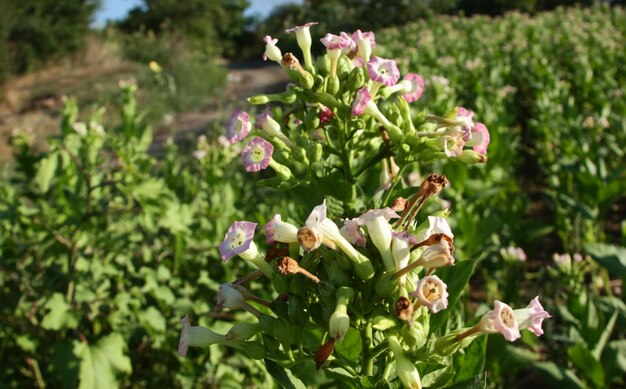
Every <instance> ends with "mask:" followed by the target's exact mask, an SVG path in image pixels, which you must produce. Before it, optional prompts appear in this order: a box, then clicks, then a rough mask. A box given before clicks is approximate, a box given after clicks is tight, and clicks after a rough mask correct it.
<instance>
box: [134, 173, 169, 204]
mask: <svg viewBox="0 0 626 389" xmlns="http://www.w3.org/2000/svg"><path fill="white" fill-rule="evenodd" d="M164 191H165V181H163V179H162V178H151V179H149V180H146V181H144V182H142V183H141V184H139V185H137V187H135V190H134V191H133V195H134V196H135V197H137V198H139V199H146V200H152V199H156V198H158V197H160V196H161V195H162V194H163V192H164Z"/></svg>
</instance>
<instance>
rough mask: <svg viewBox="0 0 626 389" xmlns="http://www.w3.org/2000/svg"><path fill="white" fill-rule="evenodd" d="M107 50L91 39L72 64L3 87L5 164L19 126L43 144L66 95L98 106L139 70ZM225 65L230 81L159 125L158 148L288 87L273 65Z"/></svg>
mask: <svg viewBox="0 0 626 389" xmlns="http://www.w3.org/2000/svg"><path fill="white" fill-rule="evenodd" d="M107 50H109V51H107ZM107 54H110V49H109V48H106V47H102V46H98V43H97V42H96V43H95V44H94V43H91V44H90V45H88V50H87V52H86V53H85V54H84V55H83V57H81V58H79V59H78V60H75V61H74V62H73V63H66V64H61V65H58V66H55V67H51V68H48V69H45V70H43V71H40V72H36V73H32V74H28V75H26V76H23V77H19V78H15V79H13V80H10V81H9V82H8V83H7V84H6V85H5V87H4V89H3V90H0V162H2V161H6V160H8V159H10V149H9V147H8V144H7V142H8V139H9V137H10V134H11V131H12V130H13V129H14V128H16V127H19V128H21V129H24V130H30V131H32V133H33V135H34V140H35V144H36V145H38V146H42V147H43V146H44V145H45V140H46V138H47V136H48V135H52V134H55V133H57V132H58V131H59V121H60V115H61V111H62V108H63V96H66V95H69V96H75V97H76V98H77V100H78V105H79V107H84V106H86V105H89V104H96V105H97V102H96V101H94V100H95V99H96V98H98V97H100V96H102V95H106V94H107V93H109V94H110V93H113V91H115V90H117V89H116V88H117V87H116V84H117V81H118V80H120V79H124V78H128V77H132V76H136V75H137V74H138V73H139V71H140V69H141V65H138V64H136V63H131V62H128V61H125V60H122V59H121V57H120V56H119V55H118V56H111V55H108V56H107ZM112 57H113V58H112ZM226 66H227V67H228V75H227V81H226V84H225V85H224V86H223V87H222V88H221V90H218V91H217V93H216V97H215V98H213V99H211V101H208V102H207V104H205V105H204V106H201V107H200V108H199V109H197V110H195V111H194V112H183V113H180V114H177V115H176V116H175V117H173V118H171V120H169V122H167V123H164V124H160V125H156V126H155V127H156V130H155V143H157V145H156V147H155V150H158V149H159V145H158V143H161V142H163V141H164V140H165V139H167V138H168V137H170V136H173V137H174V138H175V139H176V140H184V139H189V138H190V137H192V136H197V135H198V134H200V133H203V132H205V131H206V130H207V128H208V127H209V125H210V124H211V123H212V122H213V121H215V120H219V121H225V120H226V119H227V118H228V116H229V115H230V113H231V112H232V109H233V107H234V106H235V105H241V106H245V104H246V103H245V101H244V99H245V98H246V97H249V96H252V95H255V94H260V93H273V92H280V91H283V90H284V89H285V85H286V83H287V76H286V74H285V72H284V71H283V70H282V69H281V68H280V66H278V65H276V64H274V63H271V64H270V63H266V62H263V61H260V60H259V61H248V62H235V63H230V64H227V65H226ZM140 104H141V103H140ZM109 113H111V111H109Z"/></svg>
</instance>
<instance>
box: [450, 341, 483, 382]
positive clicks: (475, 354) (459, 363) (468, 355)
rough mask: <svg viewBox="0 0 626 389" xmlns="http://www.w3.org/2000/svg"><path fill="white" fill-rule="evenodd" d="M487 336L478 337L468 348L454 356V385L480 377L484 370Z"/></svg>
mask: <svg viewBox="0 0 626 389" xmlns="http://www.w3.org/2000/svg"><path fill="white" fill-rule="evenodd" d="M488 339H489V338H488V337H487V336H479V337H478V338H476V339H475V340H474V341H473V342H472V343H471V344H470V345H469V346H468V347H466V348H464V349H463V350H459V352H457V353H455V354H454V356H453V357H454V373H455V375H454V383H460V382H463V381H466V380H468V379H470V378H471V377H475V376H477V375H480V373H481V372H483V371H484V370H485V352H486V350H487V340H488Z"/></svg>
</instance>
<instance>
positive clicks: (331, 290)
mask: <svg viewBox="0 0 626 389" xmlns="http://www.w3.org/2000/svg"><path fill="white" fill-rule="evenodd" d="M313 26H315V23H307V24H305V25H303V26H300V27H296V28H294V29H291V30H288V31H289V32H294V33H295V34H296V36H297V41H298V44H299V45H300V47H301V49H302V52H303V58H304V65H301V64H300V61H299V60H298V58H297V57H296V56H295V55H294V54H292V53H286V54H284V55H282V53H281V51H280V49H279V48H278V46H277V43H278V41H277V40H276V39H273V38H272V37H270V36H266V37H265V38H264V42H265V44H266V47H265V53H264V55H263V57H264V59H267V58H269V59H270V60H272V61H275V62H277V63H279V64H280V66H282V67H283V68H284V69H285V71H286V72H287V74H288V75H289V77H290V78H291V80H292V81H293V83H292V84H290V85H289V86H288V88H287V90H286V91H285V92H283V93H278V94H272V95H259V96H253V97H251V98H249V99H248V102H249V103H250V104H252V105H268V104H270V103H274V104H275V105H276V106H275V108H277V111H279V112H284V113H283V114H282V115H280V117H279V115H276V117H273V116H272V111H271V110H270V109H268V107H266V109H265V111H264V113H263V114H261V115H258V116H256V123H255V125H253V123H252V120H253V118H254V116H253V115H251V114H248V113H246V112H244V111H242V110H241V109H237V110H236V111H235V113H233V116H232V118H231V120H230V121H229V124H228V131H227V136H228V139H229V140H230V142H232V143H236V142H240V141H242V142H243V143H246V142H247V144H246V146H245V147H244V148H243V151H242V157H243V165H244V167H245V170H246V171H248V172H251V173H252V174H256V173H255V172H259V171H261V170H266V169H271V170H273V171H274V172H275V173H276V174H275V176H273V177H271V178H266V179H264V180H261V181H259V183H260V184H261V185H265V186H272V187H276V188H278V189H288V190H292V191H293V192H296V191H298V190H300V191H301V193H304V194H305V196H303V197H304V199H303V201H302V204H306V203H307V202H309V203H310V202H311V201H315V203H314V204H316V205H315V206H314V207H313V206H312V205H313V204H309V207H310V208H309V209H310V213H309V215H308V217H306V218H305V217H304V216H303V217H301V218H297V217H296V216H292V217H289V218H288V217H285V216H286V215H281V214H276V215H274V216H273V217H272V218H271V219H270V221H269V222H268V223H267V224H266V225H265V226H264V227H263V229H262V230H263V232H262V231H260V229H257V228H256V227H257V226H256V223H253V222H248V221H235V222H234V223H233V224H232V225H231V227H230V228H229V229H228V231H227V232H226V235H225V237H224V241H223V242H222V244H221V245H220V246H219V251H220V254H221V257H222V259H223V260H224V261H225V262H227V261H234V260H237V258H241V259H243V260H244V261H246V263H248V264H249V265H250V266H251V267H253V268H254V271H252V272H250V273H249V274H248V275H245V276H243V277H242V278H240V279H238V280H234V281H232V282H230V283H225V284H223V285H222V286H221V287H220V288H219V291H218V303H217V307H218V308H227V309H230V310H241V311H244V312H248V313H249V314H250V317H249V318H248V319H247V321H244V322H241V323H238V324H236V325H235V326H234V327H233V329H232V330H231V331H230V332H229V333H227V334H224V335H221V334H216V333H215V332H213V331H211V330H210V329H208V328H202V327H197V326H196V327H194V326H191V324H190V320H189V318H188V317H185V319H184V321H183V330H182V333H181V337H180V347H179V350H180V353H181V355H184V354H186V353H187V350H188V348H189V347H200V346H208V345H211V344H221V345H225V346H229V347H234V348H236V349H238V350H241V351H242V352H244V353H246V354H248V355H249V356H250V357H252V358H257V359H263V360H264V362H265V365H266V367H267V370H268V372H269V373H270V374H272V375H273V376H274V377H275V378H276V379H277V380H278V381H279V383H280V384H282V385H284V386H293V385H294V382H295V381H298V380H300V379H301V380H304V381H306V383H307V384H312V382H316V381H311V378H310V376H306V375H302V374H301V372H302V371H303V370H311V369H312V368H313V367H315V368H317V369H318V370H323V371H324V373H325V374H324V377H326V379H329V378H330V379H334V380H348V381H350V382H352V383H354V382H356V383H357V385H360V386H364V387H370V386H373V385H377V384H390V385H395V386H398V385H404V386H405V387H408V388H420V387H422V385H424V386H430V387H432V386H446V385H449V384H454V383H459V382H461V381H462V380H463V379H467V377H465V378H463V377H458V376H457V375H456V374H455V373H456V371H457V370H458V369H457V367H455V361H457V363H458V361H459V359H458V358H455V356H456V354H458V351H459V350H461V349H463V348H465V347H468V346H469V345H470V344H471V343H472V342H473V341H474V340H475V339H476V338H477V337H479V336H480V335H484V334H501V335H502V336H504V337H505V338H506V339H507V340H509V341H515V340H516V339H518V338H519V337H520V336H521V335H520V331H522V330H524V329H528V330H529V331H532V332H533V333H534V334H535V335H537V336H539V335H541V334H542V333H543V330H542V328H541V324H542V321H543V320H544V319H546V318H548V317H550V315H549V314H548V313H547V312H546V311H545V310H544V309H543V308H542V306H541V304H540V303H539V300H538V298H534V299H533V300H532V301H531V302H530V304H529V305H528V307H527V308H524V309H513V308H512V307H510V306H508V305H507V304H506V303H504V302H501V301H497V300H496V301H495V302H494V303H493V310H491V311H489V312H487V313H486V314H485V315H484V316H483V317H482V318H481V319H479V320H477V322H476V324H475V325H473V326H467V327H463V326H462V325H459V323H458V321H456V322H454V323H451V322H447V318H448V314H449V312H450V310H452V309H453V308H454V306H455V304H456V302H457V301H458V298H459V296H460V294H461V292H462V290H463V289H464V288H465V286H466V285H467V282H468V280H469V277H470V275H471V273H472V271H473V269H474V266H475V261H471V260H463V259H457V258H455V255H454V234H453V232H452V230H451V228H450V226H449V224H448V222H447V220H446V218H447V216H448V214H449V211H440V212H438V213H436V214H434V215H423V214H422V213H421V212H422V211H423V209H424V204H425V203H426V202H427V201H428V200H429V199H430V198H432V197H433V196H436V195H438V194H439V193H440V192H441V191H443V190H444V189H445V187H446V186H447V185H448V180H447V178H446V177H445V176H443V175H439V174H434V173H433V174H430V175H429V176H427V177H426V178H425V179H423V180H422V181H421V184H419V186H417V187H405V186H406V184H405V181H404V179H403V175H404V173H405V171H406V169H407V168H409V167H412V168H413V170H415V168H417V167H419V165H420V164H423V163H426V162H431V161H434V160H439V159H457V160H460V161H462V162H466V163H480V162H485V161H486V159H487V149H488V145H489V131H488V129H487V127H486V126H485V125H484V124H482V123H478V122H476V121H475V118H474V116H475V114H474V112H471V111H469V110H467V109H465V108H463V107H457V108H456V109H454V110H452V111H451V112H448V113H444V114H442V115H438V114H431V113H426V112H421V113H417V114H415V113H414V111H416V109H415V110H414V109H412V108H411V107H410V106H409V103H415V104H416V107H421V105H420V103H421V101H420V98H421V96H422V92H423V90H424V81H423V80H422V78H421V77H420V76H419V75H418V74H413V73H409V74H406V75H404V77H402V78H401V74H400V72H399V70H398V67H397V65H396V62H395V61H394V60H393V59H387V58H380V57H377V56H376V55H374V54H373V52H372V51H373V48H375V46H376V43H375V36H374V33H372V32H362V31H360V30H359V31H356V32H355V33H354V34H347V33H345V32H341V33H340V34H339V35H334V34H327V35H326V36H325V37H324V38H323V39H322V40H321V42H322V43H323V44H324V45H325V46H326V48H327V52H326V54H325V55H324V56H322V57H321V58H317V59H316V60H315V59H314V58H312V57H311V54H310V48H311V44H312V42H311V36H310V32H309V29H310V28H311V27H313ZM247 138H250V140H246V139H247ZM377 178H378V179H377ZM375 181H378V182H377V183H375V184H373V185H372V182H375ZM405 197H406V198H405ZM320 203H321V204H320ZM268 216H269V215H268ZM341 218H344V219H341ZM259 235H264V236H265V239H266V248H267V249H266V250H263V249H262V247H263V246H261V245H257V244H255V242H254V240H255V239H257V240H258V239H259ZM264 279H265V280H264ZM259 284H265V285H271V288H272V290H271V291H270V292H268V291H267V288H266V290H265V293H263V295H264V296H271V298H272V301H269V300H266V299H263V298H261V297H260V296H258V295H257V294H256V293H255V292H254V290H255V289H256V290H258V288H256V287H255V286H256V285H259ZM246 315H247V314H246ZM238 317H239V316H238ZM444 324H446V325H444ZM285 369H288V370H289V372H286V371H285ZM298 372H300V373H298ZM476 373H477V374H478V373H481V372H480V371H478V372H476ZM287 381H291V382H287Z"/></svg>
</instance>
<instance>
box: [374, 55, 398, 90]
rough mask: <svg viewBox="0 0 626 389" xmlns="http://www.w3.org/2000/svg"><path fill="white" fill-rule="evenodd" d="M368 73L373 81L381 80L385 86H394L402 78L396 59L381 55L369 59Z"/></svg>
mask: <svg viewBox="0 0 626 389" xmlns="http://www.w3.org/2000/svg"><path fill="white" fill-rule="evenodd" d="M367 73H368V74H369V76H370V78H371V79H372V81H375V82H379V83H381V84H383V85H385V86H393V85H395V84H396V83H397V82H398V79H399V78H400V71H399V70H398V66H397V65H396V61H394V60H390V59H384V58H380V57H372V59H370V60H369V61H367Z"/></svg>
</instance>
